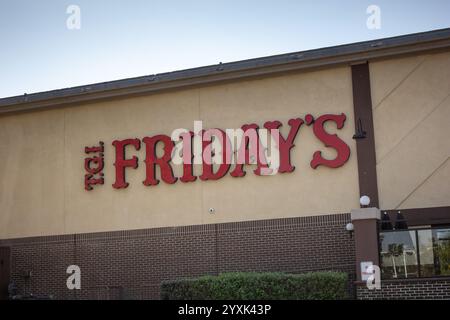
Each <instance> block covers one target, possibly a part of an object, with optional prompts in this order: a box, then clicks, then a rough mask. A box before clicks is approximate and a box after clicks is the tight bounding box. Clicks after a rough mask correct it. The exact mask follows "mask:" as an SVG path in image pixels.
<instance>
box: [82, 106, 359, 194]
mask: <svg viewBox="0 0 450 320" xmlns="http://www.w3.org/2000/svg"><path fill="white" fill-rule="evenodd" d="M345 120H346V116H345V114H324V115H321V116H319V117H317V118H315V117H314V116H313V115H311V114H308V115H306V116H305V117H304V119H301V118H293V119H290V120H289V121H288V122H287V124H283V123H281V122H280V121H276V120H275V121H267V122H266V123H264V125H263V127H262V128H260V127H259V126H258V124H255V123H252V124H245V125H243V126H242V127H241V128H239V129H226V130H223V129H206V130H204V129H203V126H202V122H201V121H194V131H190V130H187V129H181V128H180V129H176V130H174V131H173V132H172V134H171V135H170V136H168V135H165V134H158V135H155V136H151V137H143V138H142V139H139V138H127V139H123V140H114V141H112V147H113V148H114V154H115V159H114V167H115V177H114V183H113V184H112V187H113V188H116V189H122V188H126V187H128V185H129V183H128V182H127V180H126V176H125V173H126V171H127V170H132V169H137V168H138V164H139V159H138V157H137V156H136V155H133V154H128V153H129V152H130V151H132V150H133V149H134V150H136V151H138V150H140V149H141V148H143V149H144V148H145V158H144V159H143V163H144V164H145V168H144V170H143V172H142V175H143V180H142V182H143V184H144V186H156V185H157V184H158V183H159V182H160V180H162V181H163V182H165V183H168V184H174V183H176V182H177V181H178V180H179V181H180V182H181V183H188V182H194V181H196V180H197V178H199V179H200V180H218V179H220V178H222V177H224V176H225V175H226V174H228V173H229V175H231V176H232V177H235V178H239V177H243V176H245V174H246V171H245V169H244V166H245V165H254V166H255V168H254V169H253V173H254V174H255V175H258V176H263V175H274V174H278V173H290V172H292V171H294V168H295V167H294V166H293V165H292V163H291V157H290V154H291V150H292V148H293V147H294V141H295V138H296V136H297V134H298V132H299V129H300V128H301V127H302V126H307V127H310V128H311V129H312V131H313V133H314V135H315V137H316V138H317V139H318V140H319V141H321V142H322V143H323V145H324V146H325V147H328V148H333V149H335V151H336V157H335V158H334V159H326V158H324V157H323V156H322V152H321V151H320V150H317V151H315V152H314V153H313V154H312V155H311V162H310V165H311V167H312V168H313V169H316V168H317V167H318V166H326V167H330V168H338V167H341V166H343V165H344V164H345V163H346V162H347V161H348V159H349V157H350V148H349V146H348V145H347V144H346V143H345V142H344V141H343V140H342V139H341V138H339V136H338V135H337V134H334V133H331V132H327V131H326V130H325V123H326V122H333V123H335V125H336V128H337V129H338V130H339V129H342V128H343V127H344V123H345ZM283 125H286V126H287V127H288V130H289V133H288V134H287V135H286V136H283V135H282V134H281V133H280V130H279V129H280V128H281V127H282V126H283ZM157 147H158V148H161V147H162V151H163V152H162V154H161V153H159V154H158V152H157ZM104 148H105V145H104V143H103V142H99V144H98V145H97V146H93V147H85V153H86V155H87V157H86V158H85V159H84V168H85V170H86V174H85V176H84V186H85V189H86V190H92V189H93V187H94V186H96V185H103V184H104V179H105V176H104V172H103V169H104V166H105V159H104ZM126 150H127V152H126ZM175 165H179V166H182V175H181V176H179V177H176V176H175V175H174V173H173V167H174V166H175ZM196 165H197V166H198V167H200V168H201V174H198V175H196V174H194V166H196ZM156 167H159V170H160V177H159V179H158V178H157V176H156Z"/></svg>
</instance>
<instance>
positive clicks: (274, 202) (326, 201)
mask: <svg viewBox="0 0 450 320" xmlns="http://www.w3.org/2000/svg"><path fill="white" fill-rule="evenodd" d="M342 112H344V113H345V114H346V115H347V121H346V123H345V126H344V128H343V129H342V130H339V132H337V130H336V128H335V126H334V125H330V126H329V131H332V132H333V131H334V132H337V133H338V134H339V136H340V137H341V138H342V139H343V140H344V141H345V142H346V143H347V144H349V146H350V148H351V156H350V159H349V161H348V162H347V163H346V164H345V165H344V166H343V167H341V168H338V169H330V168H326V167H319V168H317V169H316V170H313V169H312V168H311V167H310V166H309V162H310V160H311V158H312V155H313V153H314V151H316V150H322V151H324V153H325V155H326V156H327V157H331V158H333V157H334V152H333V151H332V150H330V149H328V150H327V149H326V148H325V147H324V146H323V145H322V143H321V142H320V141H319V140H317V139H316V138H315V137H314V136H313V133H312V128H311V127H307V126H305V125H304V126H303V127H302V128H301V129H300V131H299V134H298V136H297V138H296V146H295V148H294V149H293V150H292V153H291V155H292V163H293V165H295V166H296V170H295V171H294V172H293V173H287V174H278V175H276V176H264V177H261V176H255V175H254V174H253V173H252V172H251V171H250V169H249V168H247V171H248V172H247V175H246V176H245V177H243V178H232V177H231V176H229V175H227V176H226V177H224V178H222V179H221V180H218V181H200V180H197V181H196V182H193V183H181V182H179V181H178V182H177V183H176V184H174V185H168V184H165V183H163V182H161V183H160V184H159V185H158V186H153V187H145V186H144V185H143V184H142V181H143V180H144V177H145V168H144V164H143V160H144V148H141V150H140V151H138V152H134V151H132V152H130V153H128V156H131V155H132V154H134V153H136V154H137V155H138V157H139V163H140V167H139V168H138V169H137V170H132V169H127V172H126V175H127V180H128V182H130V186H129V187H128V188H127V189H120V190H116V189H113V188H112V186H111V184H112V183H113V179H114V167H113V162H114V153H113V152H114V150H113V146H112V145H111V142H112V141H113V140H114V139H125V138H135V137H137V138H143V137H144V136H151V135H155V134H159V133H164V134H170V133H171V132H172V130H173V129H175V128H187V129H192V127H193V121H194V120H203V123H204V126H205V127H207V128H212V127H219V128H224V129H225V128H239V127H240V126H241V125H242V124H245V123H253V122H255V123H258V124H259V125H260V126H262V125H263V123H264V122H265V121H267V120H280V121H282V122H283V124H284V128H283V129H282V133H283V135H284V136H285V135H286V132H287V131H286V129H287V121H288V120H289V119H290V118H294V117H304V116H305V115H306V114H307V113H312V114H313V115H315V116H319V115H322V114H325V113H336V114H340V113H342ZM353 133H354V119H353V104H352V90H351V75H350V68H349V67H340V68H334V69H328V70H321V71H314V72H306V73H299V74H291V75H285V76H279V77H272V78H264V79H259V80H249V81H241V82H235V83H229V84H221V85H215V86H207V87H202V88H193V89H187V90H179V91H173V92H166V93H160V94H154V95H149V96H145V97H137V98H129V99H123V100H114V101H109V102H101V103H93V104H87V105H81V106H75V107H69V108H64V109H59V110H57V109H53V110H47V111H40V112H29V113H24V114H17V115H9V116H3V117H0V154H1V158H2V164H1V165H0V203H1V207H0V238H11V237H25V236H35V235H51V234H67V233H82V232H95V231H107V230H123V229H139V228H150V227H160V226H177V225H192V224H204V223H215V222H228V221H243V220H255V219H268V218H277V217H294V216H308V215H322V214H330V213H336V212H349V211H350V210H351V209H352V208H355V207H357V206H358V174H357V164H356V150H355V143H354V140H352V138H351V137H352V135H353ZM99 140H102V141H104V142H105V161H106V164H105V167H106V168H105V171H104V172H105V185H103V186H98V187H95V188H94V190H93V191H89V192H88V191H85V190H84V180H83V179H84V174H85V172H84V168H83V161H84V157H85V154H84V146H91V145H95V144H97V143H98V141H99ZM210 207H213V208H215V210H216V213H215V214H213V215H211V214H210V213H209V212H208V208H210Z"/></svg>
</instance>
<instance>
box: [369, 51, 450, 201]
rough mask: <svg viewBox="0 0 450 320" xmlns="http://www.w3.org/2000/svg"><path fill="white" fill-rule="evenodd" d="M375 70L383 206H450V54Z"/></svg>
mask: <svg viewBox="0 0 450 320" xmlns="http://www.w3.org/2000/svg"><path fill="white" fill-rule="evenodd" d="M370 72H371V85H372V100H373V117H374V128H375V144H376V156H377V174H378V188H379V195H380V207H381V208H382V209H397V208H399V209H403V208H423V207H437V206H450V183H449V181H450V161H449V157H450V53H449V52H446V53H439V54H427V55H418V56H413V57H407V58H401V59H393V60H387V61H380V62H372V63H371V64H370Z"/></svg>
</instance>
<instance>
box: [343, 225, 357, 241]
mask: <svg viewBox="0 0 450 320" xmlns="http://www.w3.org/2000/svg"><path fill="white" fill-rule="evenodd" d="M345 230H347V232H348V234H349V235H350V238H352V237H353V232H354V231H355V226H354V225H353V223H351V222H349V223H347V224H346V225H345Z"/></svg>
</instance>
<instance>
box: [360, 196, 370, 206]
mask: <svg viewBox="0 0 450 320" xmlns="http://www.w3.org/2000/svg"><path fill="white" fill-rule="evenodd" d="M359 204H360V205H361V208H367V206H369V204H370V198H369V197H368V196H366V195H363V196H362V197H361V198H359Z"/></svg>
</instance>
